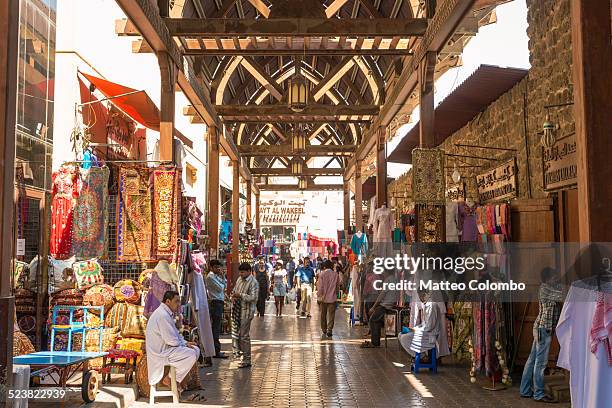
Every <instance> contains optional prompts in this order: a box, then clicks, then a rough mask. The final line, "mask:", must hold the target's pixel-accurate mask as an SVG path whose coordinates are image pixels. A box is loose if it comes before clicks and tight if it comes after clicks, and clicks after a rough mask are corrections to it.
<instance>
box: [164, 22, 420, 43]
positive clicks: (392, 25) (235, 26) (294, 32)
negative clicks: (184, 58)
mask: <svg viewBox="0 0 612 408" xmlns="http://www.w3.org/2000/svg"><path fill="white" fill-rule="evenodd" d="M164 21H165V23H166V25H167V27H168V30H169V31H170V34H171V35H173V36H200V37H211V38H214V37H232V36H253V37H274V36H277V37H307V38H310V37H323V36H332V37H338V36H352V37H355V36H372V37H374V36H381V37H389V36H391V37H392V36H400V37H415V36H422V35H424V34H425V30H426V29H427V20H426V19H422V18H412V19H395V18H372V19H370V18H358V19H313V18H276V19H231V18H219V19H211V18H209V19H198V18H165V19H164ZM306 48H308V47H306Z"/></svg>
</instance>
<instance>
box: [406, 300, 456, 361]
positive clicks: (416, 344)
mask: <svg viewBox="0 0 612 408" xmlns="http://www.w3.org/2000/svg"><path fill="white" fill-rule="evenodd" d="M414 295H415V296H418V298H419V299H416V300H417V301H420V302H422V303H421V305H420V309H421V313H420V319H419V318H416V319H415V320H417V321H416V325H414V326H413V327H410V328H409V330H410V331H409V332H408V333H402V334H400V335H399V342H400V344H401V345H402V347H403V348H404V349H405V350H406V351H407V352H408V353H409V354H410V355H411V356H413V357H414V356H415V355H416V353H424V352H427V351H429V350H431V349H433V348H434V347H437V348H438V357H442V356H445V355H448V354H449V352H448V346H447V345H446V344H445V341H446V339H445V338H443V336H442V335H443V334H444V333H445V330H446V316H445V314H444V312H443V311H442V310H441V306H440V303H441V302H439V301H440V300H441V295H440V293H439V292H435V293H429V292H427V291H419V292H418V295H417V292H415V293H414ZM434 297H436V299H433V298H434ZM438 298H440V299H438ZM442 305H443V303H442Z"/></svg>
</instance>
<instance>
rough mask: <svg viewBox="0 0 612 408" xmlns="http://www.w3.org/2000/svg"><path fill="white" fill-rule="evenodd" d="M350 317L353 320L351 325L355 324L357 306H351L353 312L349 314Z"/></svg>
mask: <svg viewBox="0 0 612 408" xmlns="http://www.w3.org/2000/svg"><path fill="white" fill-rule="evenodd" d="M349 319H350V320H351V326H354V325H355V307H354V306H351V313H350V314H349Z"/></svg>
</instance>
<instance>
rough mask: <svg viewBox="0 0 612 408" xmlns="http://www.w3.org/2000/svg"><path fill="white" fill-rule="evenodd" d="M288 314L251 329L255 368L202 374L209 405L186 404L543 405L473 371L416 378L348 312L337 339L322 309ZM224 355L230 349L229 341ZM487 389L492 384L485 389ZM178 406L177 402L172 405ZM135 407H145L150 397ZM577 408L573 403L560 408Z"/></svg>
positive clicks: (223, 367) (341, 314)
mask: <svg viewBox="0 0 612 408" xmlns="http://www.w3.org/2000/svg"><path fill="white" fill-rule="evenodd" d="M285 308H286V310H285V311H284V312H285V316H283V318H277V317H275V316H274V305H273V303H270V302H269V303H268V305H267V314H266V316H265V317H263V318H258V317H256V318H255V320H254V322H253V325H252V330H251V337H252V339H254V340H253V367H252V368H251V369H238V368H237V367H236V364H237V363H236V362H234V361H231V360H222V361H221V360H214V362H215V367H213V368H212V369H205V370H203V371H202V373H201V377H202V385H203V386H204V388H205V392H204V394H205V396H206V397H207V401H206V402H202V403H199V404H198V405H196V404H191V405H187V404H182V405H181V406H183V407H190V406H217V407H304V406H307V407H309V408H315V407H366V408H372V407H385V408H389V407H400V406H401V407H461V408H468V407H496V408H499V407H541V406H542V404H538V403H535V402H533V401H530V400H525V399H521V398H519V396H518V389H517V386H514V387H512V388H510V389H507V390H503V391H495V392H493V391H487V390H484V389H482V388H481V387H480V386H479V385H477V384H471V383H470V382H469V375H468V370H467V368H466V367H465V366H458V365H444V366H441V367H439V371H438V375H435V376H434V375H431V374H429V372H426V371H423V372H422V373H421V374H419V375H418V376H414V375H413V374H411V373H410V370H409V367H408V366H407V354H406V353H405V352H403V351H400V350H399V348H398V343H397V341H396V340H395V339H393V340H389V343H388V348H386V349H385V348H384V346H383V347H382V348H380V349H360V348H359V344H360V342H361V338H362V337H361V332H362V330H363V331H365V328H360V327H350V325H349V324H348V314H347V312H346V311H345V310H343V309H339V310H338V311H337V315H336V316H337V317H336V328H335V332H334V336H333V339H332V340H323V341H322V340H321V337H320V333H319V319H318V317H317V310H318V308H317V306H316V304H315V305H313V317H312V318H310V319H308V318H301V317H298V316H296V315H295V306H294V305H286V306H285ZM223 349H224V350H227V351H229V350H230V340H229V338H227V339H224V340H223ZM483 385H484V383H483ZM164 405H171V404H164ZM132 406H135V407H144V406H146V402H145V401H144V399H141V400H140V401H138V402H136V403H135V404H134V405H132ZM554 406H556V407H563V408H566V407H569V404H556V405H554Z"/></svg>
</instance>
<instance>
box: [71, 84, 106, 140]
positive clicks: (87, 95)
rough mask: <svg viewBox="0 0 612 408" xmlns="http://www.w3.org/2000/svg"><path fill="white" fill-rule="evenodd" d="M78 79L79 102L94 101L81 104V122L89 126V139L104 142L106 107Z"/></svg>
mask: <svg viewBox="0 0 612 408" xmlns="http://www.w3.org/2000/svg"><path fill="white" fill-rule="evenodd" d="M78 80H79V90H80V93H81V103H88V102H94V103H88V104H87V105H83V108H82V115H83V124H84V125H85V126H87V127H88V128H89V131H90V133H91V135H92V138H91V141H92V142H93V143H106V123H107V122H108V109H106V107H105V106H104V105H103V104H102V103H99V101H98V98H96V97H95V96H94V94H93V93H92V92H89V88H88V87H87V85H85V82H83V81H82V80H81V78H78Z"/></svg>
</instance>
